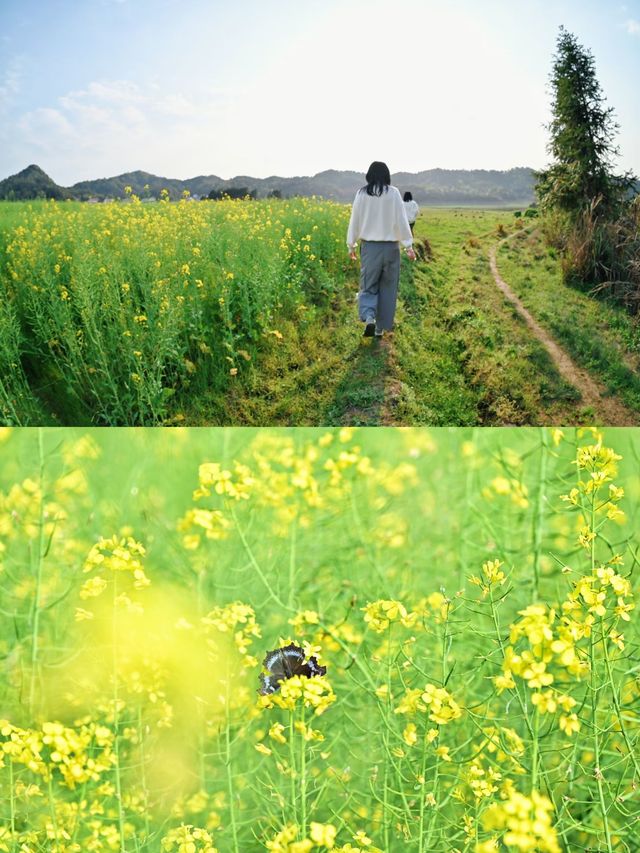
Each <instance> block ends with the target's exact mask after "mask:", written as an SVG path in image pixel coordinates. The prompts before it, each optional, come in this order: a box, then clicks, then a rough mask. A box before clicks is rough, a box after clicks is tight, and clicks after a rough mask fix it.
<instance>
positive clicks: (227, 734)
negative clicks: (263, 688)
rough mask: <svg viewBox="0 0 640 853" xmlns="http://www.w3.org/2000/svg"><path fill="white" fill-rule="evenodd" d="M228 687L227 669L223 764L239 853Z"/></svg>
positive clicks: (233, 832)
mask: <svg viewBox="0 0 640 853" xmlns="http://www.w3.org/2000/svg"><path fill="white" fill-rule="evenodd" d="M230 687H231V673H230V671H229V668H228V667H227V691H226V693H227V695H226V699H225V727H224V735H225V738H224V747H225V757H224V764H225V769H226V773H227V793H228V796H229V819H230V823H231V837H232V839H233V853H239V851H240V848H239V846H238V827H237V824H236V807H235V790H234V785H233V767H232V764H231V716H230V709H229V703H230V699H231V695H230Z"/></svg>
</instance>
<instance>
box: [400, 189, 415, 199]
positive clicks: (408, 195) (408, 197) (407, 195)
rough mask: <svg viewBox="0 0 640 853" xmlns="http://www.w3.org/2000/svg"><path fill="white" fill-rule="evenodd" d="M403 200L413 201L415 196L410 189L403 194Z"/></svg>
mask: <svg viewBox="0 0 640 853" xmlns="http://www.w3.org/2000/svg"><path fill="white" fill-rule="evenodd" d="M402 201H413V196H412V195H411V193H410V192H409V190H407V191H406V193H405V194H404V195H403V196H402Z"/></svg>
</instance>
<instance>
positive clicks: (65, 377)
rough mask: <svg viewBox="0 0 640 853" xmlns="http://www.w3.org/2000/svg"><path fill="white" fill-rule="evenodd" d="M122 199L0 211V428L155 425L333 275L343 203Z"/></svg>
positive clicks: (321, 294) (308, 301)
mask: <svg viewBox="0 0 640 853" xmlns="http://www.w3.org/2000/svg"><path fill="white" fill-rule="evenodd" d="M130 202H131V203H129V204H117V203H113V204H106V205H96V206H93V205H80V204H76V203H63V204H59V203H56V202H33V203H28V204H27V203H24V204H9V203H4V204H2V205H0V259H1V260H2V269H1V272H0V287H1V288H2V292H3V298H2V300H0V422H2V421H4V422H5V423H10V424H15V425H25V424H26V425H28V424H30V423H42V422H43V414H42V409H43V407H44V410H45V412H48V413H49V414H48V420H49V421H50V422H52V423H56V422H58V423H62V424H65V423H72V424H77V423H87V424H91V423H93V424H99V425H100V424H104V425H137V424H147V425H153V424H158V423H164V422H166V420H167V418H168V416H169V413H171V414H172V415H173V416H175V415H176V405H175V401H176V399H180V398H181V397H182V398H184V397H185V396H189V397H192V398H193V397H197V396H198V395H199V394H201V393H202V392H203V390H205V389H206V390H207V392H208V393H210V394H217V395H218V396H223V395H224V394H225V392H226V391H227V390H228V389H229V387H230V386H231V385H232V384H233V382H234V377H236V376H237V375H238V374H239V373H240V374H241V373H242V372H243V371H246V370H249V369H250V367H251V364H252V362H253V361H254V360H255V359H256V356H257V355H258V354H259V353H260V351H261V348H263V347H264V345H265V341H270V340H273V339H274V338H275V339H278V338H281V337H282V333H281V331H280V330H279V329H278V328H277V322H278V320H279V319H282V318H287V317H289V318H290V317H294V318H295V319H296V322H297V323H298V324H299V325H302V326H304V324H305V323H306V322H312V319H313V316H314V312H315V310H316V308H317V306H318V305H320V304H322V305H326V303H327V301H328V300H330V299H331V297H332V295H334V294H335V292H336V290H338V289H339V288H340V286H341V285H343V284H344V279H345V270H346V267H345V252H346V250H345V242H344V241H345V233H346V224H347V221H348V209H347V208H346V207H345V206H344V205H337V204H333V203H330V202H321V201H319V200H315V199H295V200H292V201H275V200H274V201H262V202H252V203H247V202H245V201H231V200H227V201H221V202H216V203H211V204H205V203H191V202H190V201H188V200H187V199H186V198H185V199H183V200H182V201H181V202H180V203H178V204H171V203H169V201H168V198H167V197H164V198H163V201H161V202H160V203H159V204H155V205H147V204H143V203H142V202H141V201H140V200H139V199H137V198H136V197H135V196H131V199H130ZM52 414H53V420H51V418H52ZM178 414H179V413H178Z"/></svg>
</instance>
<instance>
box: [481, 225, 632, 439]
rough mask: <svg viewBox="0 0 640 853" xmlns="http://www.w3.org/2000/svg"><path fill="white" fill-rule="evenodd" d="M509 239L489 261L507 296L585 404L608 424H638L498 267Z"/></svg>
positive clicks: (494, 251)
mask: <svg viewBox="0 0 640 853" xmlns="http://www.w3.org/2000/svg"><path fill="white" fill-rule="evenodd" d="M516 233H517V232H516ZM514 236H515V235H514V234H512V235H510V236H509V237H507V238H505V240H511V239H512V238H513V237H514ZM505 240H502V241H500V243H498V244H494V245H493V246H492V247H491V249H490V250H489V264H490V265H491V272H492V274H493V278H494V281H495V283H496V285H497V286H498V288H499V289H500V290H501V291H502V293H503V294H504V296H505V298H506V299H507V300H508V301H509V302H510V303H511V304H512V305H513V307H514V308H515V309H516V311H517V312H518V314H519V315H520V316H521V317H522V319H523V320H524V321H525V323H526V324H527V326H528V327H529V329H531V332H532V333H533V334H534V335H535V336H536V338H537V339H538V340H539V341H540V343H541V344H543V346H544V347H545V348H546V350H547V352H548V353H549V355H550V356H551V358H552V359H553V362H554V364H555V365H556V367H557V368H558V372H559V373H560V374H561V376H562V377H563V378H564V379H565V380H566V381H567V382H569V383H570V384H571V385H573V386H574V387H575V388H577V389H578V391H579V392H580V394H581V395H582V402H583V404H584V406H585V407H589V408H590V409H592V410H593V412H594V414H595V417H596V419H597V421H598V423H601V424H604V425H607V426H632V425H633V424H635V423H636V422H637V416H635V415H634V414H633V413H632V412H631V411H630V410H629V409H627V407H626V406H625V405H624V404H623V403H622V402H621V401H620V400H619V399H618V398H617V397H612V396H610V395H609V393H608V391H607V389H606V387H605V386H604V385H603V384H602V383H600V382H598V381H597V380H596V379H594V378H593V376H591V374H590V373H589V372H588V371H586V370H585V369H584V368H582V367H578V365H577V364H576V363H575V362H574V361H573V360H572V359H571V358H570V356H569V355H568V353H567V352H566V351H565V350H564V349H563V348H562V347H561V346H560V345H559V344H558V343H557V341H555V340H554V339H553V338H552V337H551V335H550V334H549V332H547V331H546V330H545V329H543V328H542V326H541V325H540V324H539V323H538V322H537V320H536V319H535V318H534V317H533V316H532V315H531V313H530V312H529V311H528V310H527V309H526V308H525V307H524V305H523V303H522V300H521V299H520V297H519V296H517V295H516V294H515V293H514V291H513V290H512V289H511V288H510V287H509V285H508V284H507V282H506V281H505V280H504V279H503V278H502V276H501V275H500V272H499V270H498V263H497V259H496V255H497V250H498V247H499V246H500V245H501V243H504V242H505Z"/></svg>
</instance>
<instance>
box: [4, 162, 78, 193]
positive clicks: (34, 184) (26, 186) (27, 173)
mask: <svg viewBox="0 0 640 853" xmlns="http://www.w3.org/2000/svg"><path fill="white" fill-rule="evenodd" d="M71 195H72V194H71V193H70V191H69V190H66V189H65V188H64V187H59V186H58V185H57V184H56V183H55V182H54V181H52V180H51V178H50V177H49V175H47V173H46V172H43V171H42V169H41V168H40V166H35V165H31V166H27V168H26V169H23V170H22V171H21V172H18V174H17V175H11V176H10V177H9V178H5V180H4V181H0V198H4V199H12V200H16V201H20V200H24V199H31V198H57V199H63V198H70V197H71Z"/></svg>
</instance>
